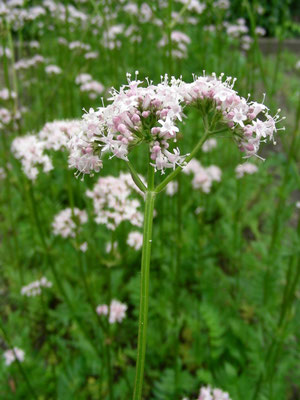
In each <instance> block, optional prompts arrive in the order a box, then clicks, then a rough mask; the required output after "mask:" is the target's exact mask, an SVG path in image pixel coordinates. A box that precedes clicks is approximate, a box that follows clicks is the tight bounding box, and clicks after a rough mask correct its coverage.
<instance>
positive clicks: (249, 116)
mask: <svg viewBox="0 0 300 400" xmlns="http://www.w3.org/2000/svg"><path fill="white" fill-rule="evenodd" d="M247 117H248V119H250V120H251V121H252V120H253V119H254V118H255V117H256V115H255V114H253V113H252V114H248V115H247Z"/></svg>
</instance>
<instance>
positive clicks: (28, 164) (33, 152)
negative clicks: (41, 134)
mask: <svg viewBox="0 0 300 400" xmlns="http://www.w3.org/2000/svg"><path fill="white" fill-rule="evenodd" d="M11 151H12V153H13V154H14V156H15V157H16V158H17V159H18V160H20V162H21V164H22V169H23V171H24V173H25V175H26V176H27V178H28V179H30V180H32V181H35V179H36V178H37V176H38V173H39V170H38V168H37V167H38V166H42V168H43V171H44V172H49V171H51V170H52V169H53V165H52V162H51V159H50V157H49V156H48V155H47V154H45V153H44V144H43V143H42V142H41V141H40V140H39V139H38V137H37V136H35V135H27V136H19V137H17V138H15V139H14V140H13V142H12V145H11Z"/></svg>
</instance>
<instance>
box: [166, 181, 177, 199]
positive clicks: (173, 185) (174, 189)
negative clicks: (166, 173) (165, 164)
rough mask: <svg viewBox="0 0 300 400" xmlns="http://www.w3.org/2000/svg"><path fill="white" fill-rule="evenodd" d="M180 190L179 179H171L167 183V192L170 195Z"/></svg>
mask: <svg viewBox="0 0 300 400" xmlns="http://www.w3.org/2000/svg"><path fill="white" fill-rule="evenodd" d="M177 191H178V182H177V181H171V182H169V183H168V184H167V187H166V194H167V195H168V196H174V194H175V193H177Z"/></svg>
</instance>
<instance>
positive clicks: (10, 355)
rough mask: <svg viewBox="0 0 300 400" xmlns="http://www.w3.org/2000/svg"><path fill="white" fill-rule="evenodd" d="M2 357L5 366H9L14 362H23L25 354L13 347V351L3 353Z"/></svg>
mask: <svg viewBox="0 0 300 400" xmlns="http://www.w3.org/2000/svg"><path fill="white" fill-rule="evenodd" d="M3 357H4V358H5V365H7V366H9V365H10V364H12V363H13V362H15V361H16V360H19V362H23V361H24V358H25V352H24V351H23V350H21V349H19V348H18V347H14V348H13V349H10V350H6V351H5V352H4V353H3Z"/></svg>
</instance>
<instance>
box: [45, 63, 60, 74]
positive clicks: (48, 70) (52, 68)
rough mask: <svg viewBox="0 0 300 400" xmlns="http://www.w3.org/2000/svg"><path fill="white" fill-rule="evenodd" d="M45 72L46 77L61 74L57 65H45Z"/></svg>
mask: <svg viewBox="0 0 300 400" xmlns="http://www.w3.org/2000/svg"><path fill="white" fill-rule="evenodd" d="M45 72H46V73H47V74H48V75H60V74H61V73H62V70H61V68H60V67H58V66H57V65H47V66H46V68H45Z"/></svg>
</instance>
